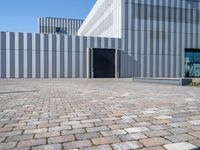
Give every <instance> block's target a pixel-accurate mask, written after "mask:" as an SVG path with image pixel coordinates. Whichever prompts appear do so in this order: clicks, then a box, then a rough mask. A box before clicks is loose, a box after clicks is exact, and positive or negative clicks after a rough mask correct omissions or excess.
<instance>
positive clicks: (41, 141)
mask: <svg viewBox="0 0 200 150" xmlns="http://www.w3.org/2000/svg"><path fill="white" fill-rule="evenodd" d="M44 144H46V139H32V140H24V141H20V142H19V143H18V144H17V147H30V146H37V145H44Z"/></svg>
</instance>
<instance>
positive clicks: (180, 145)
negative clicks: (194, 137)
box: [164, 142, 198, 150]
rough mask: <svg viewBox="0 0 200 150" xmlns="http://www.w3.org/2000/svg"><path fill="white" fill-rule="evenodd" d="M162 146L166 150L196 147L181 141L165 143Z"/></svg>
mask: <svg viewBox="0 0 200 150" xmlns="http://www.w3.org/2000/svg"><path fill="white" fill-rule="evenodd" d="M164 147H165V148H166V149H167V150H192V149H194V150H195V149H197V148H198V147H197V146H195V145H193V144H191V143H188V142H181V143H172V144H166V145H164Z"/></svg>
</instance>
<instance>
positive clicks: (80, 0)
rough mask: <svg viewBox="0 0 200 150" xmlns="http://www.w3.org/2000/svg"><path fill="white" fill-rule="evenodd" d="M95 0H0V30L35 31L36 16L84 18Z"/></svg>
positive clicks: (36, 24)
mask: <svg viewBox="0 0 200 150" xmlns="http://www.w3.org/2000/svg"><path fill="white" fill-rule="evenodd" d="M95 1H96V0H0V31H11V32H12V31H16V32H37V31H38V30H37V26H38V23H37V20H38V17H58V18H70V19H85V18H86V17H87V15H88V13H89V12H90V10H91V8H92V7H93V5H94V3H95Z"/></svg>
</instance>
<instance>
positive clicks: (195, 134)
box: [189, 131, 200, 138]
mask: <svg viewBox="0 0 200 150" xmlns="http://www.w3.org/2000/svg"><path fill="white" fill-rule="evenodd" d="M189 134H190V135H192V136H194V137H197V138H200V131H199V132H192V133H189Z"/></svg>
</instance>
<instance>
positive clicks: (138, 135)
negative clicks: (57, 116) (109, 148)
mask: <svg viewBox="0 0 200 150" xmlns="http://www.w3.org/2000/svg"><path fill="white" fill-rule="evenodd" d="M118 137H119V138H120V139H121V140H122V141H124V142H125V141H133V140H140V139H145V138H147V136H145V135H144V134H142V133H133V134H126V135H120V136H118Z"/></svg>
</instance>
